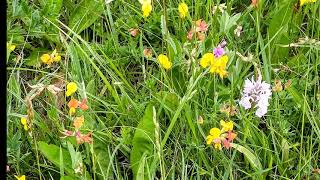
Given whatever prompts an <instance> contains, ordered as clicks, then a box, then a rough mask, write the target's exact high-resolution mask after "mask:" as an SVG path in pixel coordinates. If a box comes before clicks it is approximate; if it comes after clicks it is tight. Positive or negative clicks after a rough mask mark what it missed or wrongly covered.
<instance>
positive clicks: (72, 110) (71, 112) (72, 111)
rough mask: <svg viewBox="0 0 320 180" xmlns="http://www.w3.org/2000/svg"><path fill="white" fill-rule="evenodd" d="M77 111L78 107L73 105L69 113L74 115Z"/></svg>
mask: <svg viewBox="0 0 320 180" xmlns="http://www.w3.org/2000/svg"><path fill="white" fill-rule="evenodd" d="M75 113H76V108H74V107H71V108H70V109H69V114H70V116H73V115H74V114H75Z"/></svg>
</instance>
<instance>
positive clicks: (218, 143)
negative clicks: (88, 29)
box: [207, 120, 237, 150]
mask: <svg viewBox="0 0 320 180" xmlns="http://www.w3.org/2000/svg"><path fill="white" fill-rule="evenodd" d="M220 125H221V127H222V128H221V129H219V128H212V129H210V133H209V135H208V136H207V144H208V145H210V144H214V147H215V148H216V149H219V150H221V149H222V145H223V147H225V148H226V149H229V148H230V147H231V144H230V143H231V142H232V141H233V140H234V139H235V138H236V137H237V134H236V133H234V132H233V126H234V125H233V122H232V121H229V122H226V121H224V120H221V121H220Z"/></svg>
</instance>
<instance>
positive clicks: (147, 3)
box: [139, 0, 152, 18]
mask: <svg viewBox="0 0 320 180" xmlns="http://www.w3.org/2000/svg"><path fill="white" fill-rule="evenodd" d="M139 2H140V4H141V5H142V6H141V9H142V12H143V14H142V16H143V17H145V18H146V17H148V16H149V15H150V13H151V11H152V5H151V0H139Z"/></svg>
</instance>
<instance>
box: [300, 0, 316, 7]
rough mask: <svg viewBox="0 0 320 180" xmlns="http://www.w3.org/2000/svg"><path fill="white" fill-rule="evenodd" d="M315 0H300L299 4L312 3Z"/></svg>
mask: <svg viewBox="0 0 320 180" xmlns="http://www.w3.org/2000/svg"><path fill="white" fill-rule="evenodd" d="M313 2H316V0H300V6H302V5H304V4H307V3H313Z"/></svg>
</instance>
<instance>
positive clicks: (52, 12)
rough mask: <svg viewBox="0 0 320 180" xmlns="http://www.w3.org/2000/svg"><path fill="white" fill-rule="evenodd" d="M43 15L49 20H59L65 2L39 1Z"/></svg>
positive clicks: (58, 0)
mask: <svg viewBox="0 0 320 180" xmlns="http://www.w3.org/2000/svg"><path fill="white" fill-rule="evenodd" d="M39 2H40V5H41V8H42V13H43V14H44V15H46V16H47V17H48V18H50V19H51V18H52V19H55V18H58V17H59V12H60V10H61V7H62V3H63V0H39Z"/></svg>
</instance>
